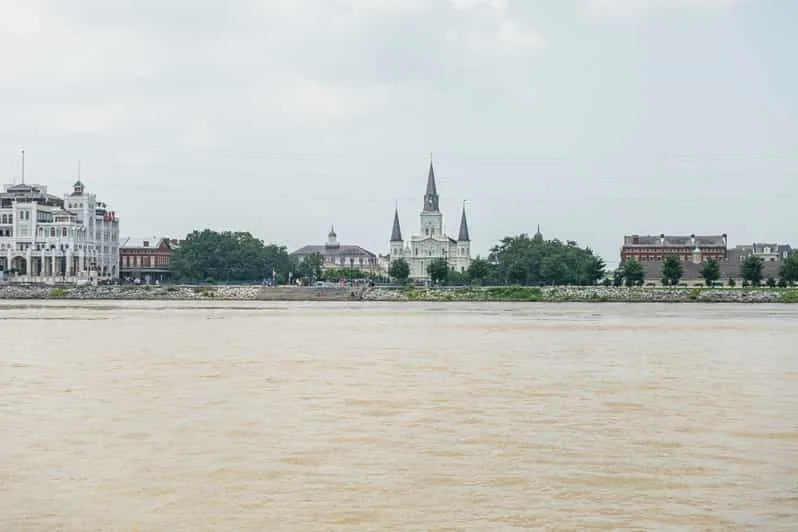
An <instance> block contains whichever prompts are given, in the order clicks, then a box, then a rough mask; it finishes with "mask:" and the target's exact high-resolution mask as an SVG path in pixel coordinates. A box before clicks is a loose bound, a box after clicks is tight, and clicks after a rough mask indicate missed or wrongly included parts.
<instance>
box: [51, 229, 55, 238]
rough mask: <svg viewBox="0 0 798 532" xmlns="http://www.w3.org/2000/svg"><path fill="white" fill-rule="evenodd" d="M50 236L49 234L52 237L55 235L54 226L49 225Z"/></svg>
mask: <svg viewBox="0 0 798 532" xmlns="http://www.w3.org/2000/svg"><path fill="white" fill-rule="evenodd" d="M50 236H51V237H54V236H55V227H51V228H50Z"/></svg>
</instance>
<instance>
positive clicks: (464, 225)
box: [457, 205, 471, 242]
mask: <svg viewBox="0 0 798 532" xmlns="http://www.w3.org/2000/svg"><path fill="white" fill-rule="evenodd" d="M457 241H458V242H470V241H471V236H470V235H469V234H468V220H466V212H465V205H463V216H462V218H460V234H459V235H458V236H457Z"/></svg>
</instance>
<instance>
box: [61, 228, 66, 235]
mask: <svg viewBox="0 0 798 532" xmlns="http://www.w3.org/2000/svg"><path fill="white" fill-rule="evenodd" d="M66 235H67V228H66V227H64V228H63V229H61V236H66Z"/></svg>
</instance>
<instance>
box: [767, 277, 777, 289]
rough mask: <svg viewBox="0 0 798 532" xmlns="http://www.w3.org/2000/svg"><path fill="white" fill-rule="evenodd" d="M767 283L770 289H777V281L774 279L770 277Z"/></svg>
mask: <svg viewBox="0 0 798 532" xmlns="http://www.w3.org/2000/svg"><path fill="white" fill-rule="evenodd" d="M766 282H767V285H768V287H769V288H776V279H774V278H773V277H768V280H767V281H766Z"/></svg>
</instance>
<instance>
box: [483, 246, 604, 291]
mask: <svg viewBox="0 0 798 532" xmlns="http://www.w3.org/2000/svg"><path fill="white" fill-rule="evenodd" d="M488 259H489V261H490V262H491V263H492V264H493V265H495V266H494V267H493V268H492V270H493V272H492V273H493V274H495V277H496V281H497V282H499V283H517V284H542V283H546V284H577V285H587V284H595V282H596V281H597V280H598V279H601V277H602V276H603V275H604V267H605V266H604V261H602V260H601V259H600V258H599V257H597V256H595V255H594V254H593V252H592V251H591V250H590V249H589V248H580V247H579V246H578V245H577V243H576V242H573V241H568V242H565V243H563V242H561V241H559V240H557V239H555V240H543V239H542V238H530V237H529V236H528V235H526V234H521V235H518V236H511V237H510V236H508V237H505V238H503V239H502V240H501V242H499V243H498V244H497V245H495V246H494V247H493V248H492V249H491V252H490V256H489V257H488Z"/></svg>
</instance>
